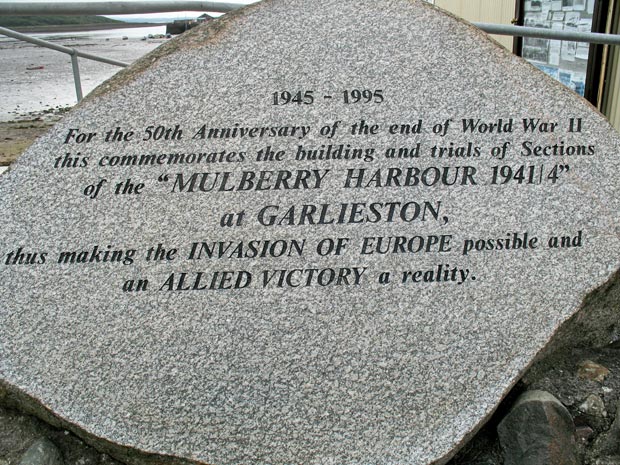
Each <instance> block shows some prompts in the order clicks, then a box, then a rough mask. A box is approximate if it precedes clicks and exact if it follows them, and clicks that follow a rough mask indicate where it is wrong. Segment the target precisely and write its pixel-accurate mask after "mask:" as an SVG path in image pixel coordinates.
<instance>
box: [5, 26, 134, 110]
mask: <svg viewBox="0 0 620 465" xmlns="http://www.w3.org/2000/svg"><path fill="white" fill-rule="evenodd" d="M0 34H4V35H5V36H8V37H12V38H14V39H18V40H23V41H24V42H30V43H31V44H34V45H38V46H40V47H45V48H49V49H52V50H56V51H57V52H62V53H66V54H67V55H70V56H71V68H72V69H73V82H74V84H75V94H76V96H77V101H78V102H79V101H80V100H82V97H83V95H82V80H81V78H80V67H79V64H78V57H82V58H86V59H88V60H94V61H100V62H101V63H107V64H109V65H114V66H121V67H125V66H129V63H125V62H123V61H118V60H112V59H110V58H104V57H100V56H97V55H93V54H91V53H85V52H80V51H79V50H76V49H74V48H69V47H64V46H62V45H58V44H53V43H51V42H47V41H46V40H41V39H37V38H36V37H30V36H27V35H25V34H21V33H19V32H16V31H13V30H11V29H7V28H5V27H0Z"/></svg>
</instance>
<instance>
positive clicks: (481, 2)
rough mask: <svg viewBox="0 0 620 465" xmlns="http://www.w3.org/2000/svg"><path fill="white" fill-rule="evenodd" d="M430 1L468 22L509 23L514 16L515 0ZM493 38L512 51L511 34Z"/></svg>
mask: <svg viewBox="0 0 620 465" xmlns="http://www.w3.org/2000/svg"><path fill="white" fill-rule="evenodd" d="M431 3H434V4H435V5H436V6H438V7H439V8H443V9H444V10H447V11H449V12H451V13H453V14H455V15H456V16H460V17H461V18H464V19H466V20H467V21H470V22H479V23H496V24H511V21H512V20H513V18H514V17H515V0H435V1H434V2H431ZM493 38H494V39H495V40H497V41H498V42H499V43H500V44H502V45H503V46H504V47H506V48H507V49H508V50H510V51H512V40H513V39H512V37H511V36H493Z"/></svg>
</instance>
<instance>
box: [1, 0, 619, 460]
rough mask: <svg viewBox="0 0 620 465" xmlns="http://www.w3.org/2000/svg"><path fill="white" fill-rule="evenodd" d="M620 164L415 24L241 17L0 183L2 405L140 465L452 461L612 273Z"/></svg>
mask: <svg viewBox="0 0 620 465" xmlns="http://www.w3.org/2000/svg"><path fill="white" fill-rule="evenodd" d="M619 153H620V136H618V134H617V133H615V132H614V130H613V129H612V128H611V126H610V125H609V124H608V123H607V121H605V119H604V118H603V117H602V116H601V115H600V114H599V113H597V112H596V110H594V109H593V108H592V107H591V106H590V105H589V104H588V103H587V102H585V101H584V100H582V99H581V98H580V97H578V96H577V95H575V94H573V93H572V92H571V91H569V90H567V89H566V88H564V87H562V86H561V85H560V84H558V83H556V82H554V81H552V80H551V79H550V78H547V77H546V76H545V75H544V74H543V73H541V72H539V71H538V70H536V69H535V68H533V67H532V66H531V65H529V64H527V63H526V62H524V61H522V60H521V59H520V58H517V57H514V56H512V55H511V54H510V53H508V52H507V51H506V50H504V49H502V48H501V47H499V46H498V45H497V44H496V43H494V42H493V41H491V40H489V39H488V38H487V37H486V35H485V34H484V33H482V32H480V31H478V30H477V29H475V28H473V27H472V26H470V25H468V24H466V23H464V22H462V21H459V20H457V19H455V18H453V17H451V16H449V15H447V14H444V13H443V12H441V11H440V10H438V9H436V8H435V7H432V6H430V5H427V4H425V3H423V2H421V1H418V0H377V1H373V2H358V1H353V0H345V1H343V0H318V1H313V2H308V1H305V0H266V1H264V2H261V3H258V4H255V5H252V6H249V7H247V8H244V9H243V10H240V11H239V12H236V13H234V14H230V15H226V16H225V17H223V18H221V19H219V20H216V21H213V22H212V23H211V24H209V25H208V26H206V27H202V28H196V29H194V30H192V31H191V32H189V33H186V34H184V35H183V36H181V37H179V38H178V39H175V40H173V41H170V42H169V43H167V44H166V45H164V46H162V47H160V48H159V49H157V50H156V51H155V52H153V53H152V54H150V55H148V56H147V57H145V58H144V59H143V60H141V61H140V62H138V63H137V64H135V65H134V66H132V67H131V68H129V69H128V70H125V71H123V72H121V73H120V74H119V75H117V76H116V77H115V78H113V79H112V80H110V81H108V82H107V83H105V84H104V85H102V86H101V87H100V88H99V89H98V90H96V91H95V92H94V94H93V95H91V96H90V97H89V98H88V99H86V100H85V101H84V102H83V103H82V104H80V105H79V106H78V107H77V108H76V109H75V110H73V111H72V112H70V113H69V114H68V115H67V116H66V117H65V118H64V119H63V121H62V122H61V123H59V124H58V125H57V126H55V127H54V128H53V129H52V130H51V131H50V132H49V133H48V134H47V135H45V136H44V137H42V138H41V139H39V140H38V141H37V142H36V143H35V144H34V145H33V146H32V147H31V148H30V149H29V150H28V152H27V153H26V154H25V155H24V156H23V157H22V158H21V159H20V160H19V161H18V162H17V163H16V164H15V166H14V167H13V168H12V169H11V170H10V172H9V173H6V174H5V175H3V176H2V178H0V215H1V216H2V218H3V221H2V225H1V226H0V230H1V233H0V276H1V279H2V298H1V299H0V341H2V342H1V345H0V378H1V380H2V381H1V385H2V388H3V390H4V392H5V393H9V394H10V395H13V396H19V397H20V398H23V399H25V400H24V402H25V403H27V404H29V405H31V406H32V408H39V410H40V411H41V412H51V413H53V415H54V416H55V418H57V419H58V420H59V421H62V422H63V424H64V425H65V426H67V427H71V428H72V429H73V430H75V431H77V432H78V433H80V434H81V435H82V436H83V437H85V438H86V439H87V440H89V441H91V442H100V443H101V444H104V445H105V447H107V448H108V449H113V448H114V447H117V448H118V449H115V450H116V451H117V452H116V455H117V456H119V455H120V454H121V452H119V451H123V450H125V451H126V450H128V449H133V450H137V451H143V452H145V453H149V454H155V455H154V456H155V457H157V459H156V461H155V462H153V463H163V462H165V461H166V460H177V459H178V460H187V461H189V462H191V461H193V462H196V463H208V464H213V465H232V464H239V463H247V464H250V463H251V464H293V463H296V464H338V465H345V464H430V463H443V462H445V461H446V460H448V459H449V458H450V457H451V456H452V455H453V454H454V453H455V452H456V450H458V448H459V446H460V445H462V444H463V442H464V441H465V440H467V438H469V437H470V436H471V435H472V434H473V433H475V431H476V430H477V429H478V428H479V427H480V425H481V424H482V423H483V422H484V420H485V419H486V418H488V416H489V415H490V414H491V413H492V412H493V410H494V409H495V407H496V405H497V404H498V402H499V401H500V400H501V399H502V397H503V396H504V394H505V393H506V392H507V391H508V390H509V389H510V388H511V386H512V385H513V384H514V383H515V382H516V381H517V380H518V378H519V376H520V374H521V373H522V372H523V371H524V370H525V369H526V368H527V367H528V365H529V364H530V363H531V362H532V360H533V359H534V357H535V356H536V354H537V353H538V352H539V351H540V350H541V349H542V348H543V347H545V345H546V344H547V343H548V342H549V340H550V339H551V338H552V336H553V335H554V333H555V331H556V330H557V328H558V327H559V326H560V325H561V324H562V323H563V322H564V321H565V320H566V319H567V318H569V317H571V316H572V315H573V314H575V312H577V311H578V310H579V308H580V306H581V303H582V301H583V299H584V297H585V296H586V295H588V294H589V293H590V292H591V291H593V290H594V289H596V288H598V287H600V286H602V285H604V284H605V283H608V282H609V280H610V279H611V278H612V276H613V275H614V273H615V272H616V271H617V269H618V256H619V255H618V254H619V252H620V241H619V230H618V226H619V222H618V219H619V218H618V211H619V206H620V192H619V186H620V183H619V182H618V178H617V173H618V172H620V158H619ZM123 457H124V460H126V461H128V462H131V460H132V459H131V456H130V455H123Z"/></svg>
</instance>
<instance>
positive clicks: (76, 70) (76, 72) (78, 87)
mask: <svg viewBox="0 0 620 465" xmlns="http://www.w3.org/2000/svg"><path fill="white" fill-rule="evenodd" d="M71 67H72V68H73V82H74V84H75V94H76V95H77V101H78V103H80V102H81V101H82V81H81V79H80V66H79V65H78V56H77V52H76V51H75V50H73V53H72V54H71Z"/></svg>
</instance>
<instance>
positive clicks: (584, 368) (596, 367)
mask: <svg viewBox="0 0 620 465" xmlns="http://www.w3.org/2000/svg"><path fill="white" fill-rule="evenodd" d="M577 375H578V376H579V377H580V378H582V379H591V380H593V381H598V382H599V383H602V382H603V381H605V378H606V377H607V376H608V375H609V369H608V368H606V367H604V366H603V365H601V364H599V363H596V362H593V361H592V360H584V361H582V362H581V363H580V364H579V371H578V372H577Z"/></svg>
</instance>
